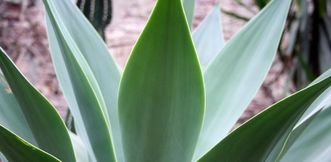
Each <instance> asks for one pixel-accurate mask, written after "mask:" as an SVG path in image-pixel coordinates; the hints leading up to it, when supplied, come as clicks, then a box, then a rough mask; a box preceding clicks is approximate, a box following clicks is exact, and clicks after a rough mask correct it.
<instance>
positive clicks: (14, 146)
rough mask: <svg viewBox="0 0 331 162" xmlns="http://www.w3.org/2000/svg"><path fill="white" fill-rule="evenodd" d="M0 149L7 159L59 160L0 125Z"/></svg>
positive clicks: (39, 161)
mask: <svg viewBox="0 0 331 162" xmlns="http://www.w3.org/2000/svg"><path fill="white" fill-rule="evenodd" d="M0 151H1V152H2V153H3V154H4V155H5V156H6V158H7V160H9V161H13V162H15V161H33V162H60V160H58V159H56V158H55V157H53V156H52V155H50V154H48V153H46V152H44V151H42V150H40V149H38V148H36V147H34V146H32V145H31V144H29V143H27V142H26V141H24V140H23V139H21V138H20V137H18V136H16V135H15V134H14V133H12V132H10V131H9V130H7V129H6V128H4V127H3V126H1V125H0Z"/></svg>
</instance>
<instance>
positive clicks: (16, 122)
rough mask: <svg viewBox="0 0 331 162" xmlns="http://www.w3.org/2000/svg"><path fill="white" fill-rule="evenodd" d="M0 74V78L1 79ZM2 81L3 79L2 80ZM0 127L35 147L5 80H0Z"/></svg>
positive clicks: (21, 112)
mask: <svg viewBox="0 0 331 162" xmlns="http://www.w3.org/2000/svg"><path fill="white" fill-rule="evenodd" d="M2 77H3V76H2V74H1V73H0V78H2ZM3 79H4V78H3ZM0 125H2V126H4V127H6V128H8V129H9V130H10V131H12V132H14V133H15V134H16V135H18V136H19V137H21V138H23V139H24V140H26V141H28V142H29V143H31V144H33V145H35V146H37V142H36V140H35V139H34V136H33V134H32V132H31V130H30V127H29V124H28V122H27V121H26V119H25V117H24V113H23V111H22V109H21V107H20V105H19V104H18V103H17V100H16V98H15V96H14V94H13V93H12V92H11V90H10V88H9V85H8V84H7V82H6V81H5V80H1V79H0Z"/></svg>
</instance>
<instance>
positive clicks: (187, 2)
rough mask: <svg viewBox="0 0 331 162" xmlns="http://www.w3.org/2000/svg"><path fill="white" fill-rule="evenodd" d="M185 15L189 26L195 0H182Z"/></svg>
mask: <svg viewBox="0 0 331 162" xmlns="http://www.w3.org/2000/svg"><path fill="white" fill-rule="evenodd" d="M182 2H183V7H184V11H185V16H186V20H187V23H188V25H189V27H191V25H192V23H193V18H194V7H195V0H182Z"/></svg>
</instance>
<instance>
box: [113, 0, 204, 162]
mask: <svg viewBox="0 0 331 162" xmlns="http://www.w3.org/2000/svg"><path fill="white" fill-rule="evenodd" d="M181 5H182V4H181V1H180V0H159V1H158V3H157V5H156V7H155V9H154V11H153V14H152V16H151V17H150V20H149V21H148V23H147V25H146V27H145V30H144V32H143V33H142V35H141V37H140V38H139V40H138V42H137V44H136V46H135V48H134V50H133V52H132V55H131V57H130V60H129V62H128V64H127V66H126V69H125V71H124V74H123V78H122V82H121V85H120V93H119V118H120V125H121V130H122V135H123V145H124V152H125V157H126V160H127V161H128V162H131V161H135V162H140V161H143V162H146V161H158V162H163V161H181V162H185V161H191V159H192V156H193V152H194V148H195V145H196V141H197V139H198V135H199V132H200V129H201V125H202V118H203V113H204V89H203V79H202V74H201V70H200V67H199V64H198V60H197V56H196V53H195V50H194V46H193V43H192V40H191V37H190V33H189V28H188V26H187V23H186V20H185V16H184V11H183V9H182V6H181Z"/></svg>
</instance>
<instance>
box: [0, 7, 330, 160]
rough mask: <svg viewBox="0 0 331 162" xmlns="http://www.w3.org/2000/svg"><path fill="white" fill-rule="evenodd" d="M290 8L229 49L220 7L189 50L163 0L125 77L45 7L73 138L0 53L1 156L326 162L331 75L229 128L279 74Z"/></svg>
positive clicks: (67, 20)
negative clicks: (273, 70) (277, 61)
mask: <svg viewBox="0 0 331 162" xmlns="http://www.w3.org/2000/svg"><path fill="white" fill-rule="evenodd" d="M290 3H291V2H290V0H273V1H271V2H270V3H269V4H268V6H267V7H266V8H264V9H263V10H262V11H261V12H260V13H259V14H258V15H257V16H256V17H255V18H254V19H252V20H251V21H250V22H249V23H248V24H247V25H246V26H245V27H244V28H243V29H242V30H241V31H240V32H239V33H237V34H236V35H235V36H234V37H233V38H232V39H231V40H229V41H228V42H227V43H226V44H225V45H224V47H223V44H222V42H223V38H222V37H221V35H222V34H221V31H220V28H219V6H215V8H214V9H213V10H212V11H211V12H210V14H209V15H208V16H207V17H206V18H205V20H204V21H203V22H202V23H201V25H200V26H199V27H198V28H197V29H196V30H195V31H193V34H192V38H193V40H194V41H192V38H191V34H190V30H189V25H188V24H189V23H188V22H187V20H186V17H185V14H184V9H183V7H182V3H181V1H180V0H158V2H157V4H156V6H155V8H154V10H153V12H152V15H151V17H150V19H149V21H148V23H147V25H146V27H145V29H144V31H143V33H142V34H141V36H140V38H139V40H138V41H137V44H136V45H135V47H134V49H133V50H132V53H131V56H130V58H129V61H128V63H127V65H126V67H125V69H124V72H123V73H122V72H121V70H120V68H118V67H117V65H116V63H115V62H114V60H113V59H112V57H111V55H110V54H109V53H108V49H107V48H106V46H105V44H104V43H103V41H102V39H101V38H100V36H99V35H98V33H97V32H96V31H95V30H94V29H93V26H92V25H91V24H89V22H88V20H86V19H85V18H84V15H83V14H82V13H81V12H80V11H79V9H78V8H77V7H76V6H75V5H74V4H73V3H72V2H71V1H66V0H56V1H55V0H44V4H45V9H46V11H47V16H46V17H47V26H48V36H49V44H50V50H51V52H52V59H53V63H54V66H55V69H56V72H57V77H58V79H59V81H60V84H61V88H62V90H63V92H64V95H65V97H66V99H67V102H68V104H69V108H70V110H71V112H72V114H73V116H74V121H75V127H76V131H77V134H74V133H72V132H70V131H69V130H68V129H67V128H66V127H65V125H64V123H63V121H62V119H61V118H60V116H59V115H58V113H57V112H56V110H55V108H54V107H53V106H52V104H50V103H49V102H48V101H47V99H46V98H45V97H43V96H42V95H41V94H40V93H39V92H38V91H37V90H36V89H35V88H34V87H33V86H32V85H31V84H30V83H29V82H28V81H27V80H26V79H25V77H24V76H23V75H22V74H21V73H20V72H19V70H18V69H17V68H16V67H15V65H14V64H13V62H12V61H11V60H10V59H9V57H8V56H7V55H6V54H5V53H4V51H1V53H0V67H1V69H2V72H3V74H4V76H5V79H4V78H2V81H1V84H0V86H1V87H0V90H1V91H0V111H1V113H0V124H1V125H0V151H1V153H2V154H0V156H2V159H3V161H7V160H8V161H18V162H22V161H29V162H30V161H34V162H38V161H42V162H45V161H64V162H74V161H79V162H85V161H99V162H112V161H118V162H124V161H127V162H131V161H132V162H148V161H151V162H156V161H157V162H162V161H165V162H169V161H171V162H172V161H180V162H189V161H202V162H209V161H210V162H215V161H252V162H256V161H303V160H308V161H316V160H320V161H323V160H324V161H328V160H330V159H331V158H330V155H329V154H327V153H325V152H326V151H328V148H329V147H330V145H329V143H330V142H329V141H330V138H331V134H330V133H331V132H330V129H327V128H328V127H330V125H331V121H330V119H329V118H330V115H331V114H330V110H331V109H328V106H329V102H328V101H329V96H330V88H329V87H330V85H331V77H330V75H331V71H328V72H327V73H325V74H323V75H322V76H321V77H320V78H318V79H317V80H316V81H315V82H313V83H311V85H310V86H308V87H307V88H305V89H303V90H301V91H299V92H297V93H295V94H293V95H292V96H289V97H287V98H285V99H283V100H282V101H280V102H278V103H276V104H274V105H272V106H271V107H269V108H267V109H266V110H265V111H263V112H261V113H260V114H258V115H256V116H255V117H253V118H252V119H251V120H249V121H247V122H246V123H244V124H242V125H241V126H240V127H239V128H237V129H235V130H232V129H233V125H234V124H235V123H236V121H237V120H238V118H239V117H240V115H241V114H242V112H243V111H244V110H245V108H246V107H247V105H248V104H249V102H250V101H251V100H252V98H253V97H254V95H255V93H256V91H257V90H258V88H259V86H260V85H261V84H262V82H263V79H264V78H265V76H266V74H267V71H268V69H269V68H270V66H271V64H272V61H273V58H274V56H275V53H276V50H277V47H278V43H279V41H280V37H281V34H282V31H283V28H284V24H285V20H286V17H287V13H288V10H289V6H290ZM189 6H192V5H189ZM188 11H190V9H186V12H188ZM190 12H191V11H190ZM210 45H214V46H210ZM215 51H216V52H215ZM197 52H198V55H197V54H196V53H197ZM5 80H6V81H7V82H8V85H7V82H6V81H5ZM231 130H232V131H231ZM317 137H318V138H317ZM303 146H304V147H303Z"/></svg>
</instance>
